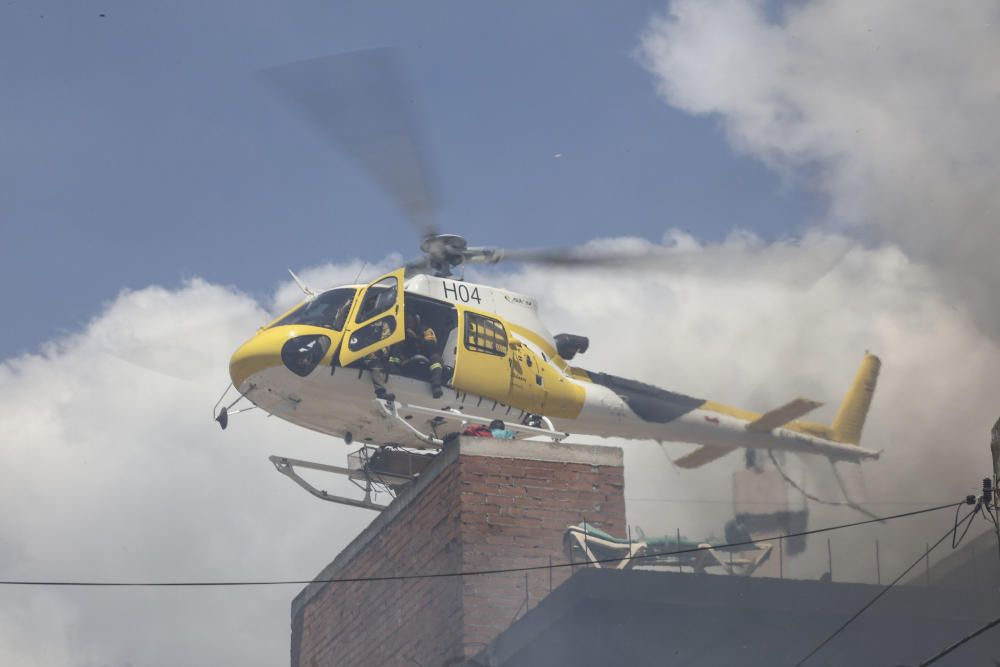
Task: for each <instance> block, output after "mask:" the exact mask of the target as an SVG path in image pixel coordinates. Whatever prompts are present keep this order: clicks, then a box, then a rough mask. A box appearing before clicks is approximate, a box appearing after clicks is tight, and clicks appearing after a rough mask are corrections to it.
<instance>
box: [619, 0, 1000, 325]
mask: <svg viewBox="0 0 1000 667" xmlns="http://www.w3.org/2000/svg"><path fill="white" fill-rule="evenodd" d="M768 7H769V5H768V4H767V3H764V2H758V1H750V2H748V1H744V0H704V1H702V0H699V1H697V2H695V1H691V0H677V1H675V2H673V3H671V5H670V9H669V11H668V12H667V13H666V14H665V15H663V16H660V17H657V18H655V19H653V20H652V21H651V22H650V23H649V25H648V26H647V28H646V30H645V32H644V33H643V36H642V40H641V45H640V49H639V55H640V57H641V59H642V61H643V62H644V63H645V65H646V66H647V67H648V68H649V69H650V70H651V71H652V72H653V73H654V74H655V75H656V76H657V80H658V84H659V89H660V91H661V93H662V94H663V96H664V98H665V99H666V101H667V102H669V103H670V104H671V105H673V106H676V107H678V108H680V109H683V110H686V111H689V112H691V113H694V114H711V115H714V116H716V117H717V118H719V119H720V120H721V122H722V125H723V127H724V128H725V131H726V134H727V136H728V137H729V139H730V140H731V142H732V143H733V145H734V146H735V147H736V148H737V149H738V150H741V151H743V152H746V153H748V154H750V155H753V156H755V157H757V158H759V159H761V160H763V161H764V162H766V163H767V164H769V165H771V166H772V167H774V168H776V169H778V170H780V171H782V172H784V173H786V174H789V175H790V176H792V177H793V178H796V179H800V180H802V181H805V182H807V183H808V184H810V185H812V186H814V187H816V188H818V189H819V190H820V191H821V192H823V193H824V194H825V195H826V196H827V197H828V200H829V222H831V223H833V224H835V225H837V226H839V227H845V226H846V227H854V228H864V229H861V230H859V231H860V232H861V233H862V234H865V235H866V236H868V237H869V238H872V239H875V240H887V241H890V242H893V243H896V244H898V245H899V246H900V247H901V248H903V250H904V251H905V252H907V254H908V255H910V256H911V257H914V258H917V259H926V260H929V261H930V262H932V264H933V265H934V266H935V267H936V268H938V269H939V280H940V281H941V283H942V284H943V285H944V286H946V287H947V289H948V291H949V296H950V298H952V299H954V300H955V301H956V302H959V303H961V304H962V305H965V306H970V307H971V308H972V309H973V313H974V316H975V317H976V319H977V321H978V322H979V323H980V325H981V326H984V327H985V328H986V329H987V330H988V331H989V333H990V334H992V335H997V334H998V333H1000V318H998V317H997V314H996V312H997V311H996V308H995V307H994V304H993V301H994V300H993V298H992V295H993V294H994V293H995V292H996V291H997V289H998V288H1000V269H997V267H998V266H1000V264H998V263H997V262H996V261H995V259H994V258H995V254H996V251H997V248H998V247H1000V225H998V224H997V221H998V220H1000V194H998V191H997V188H996V183H997V182H1000V159H998V157H997V156H998V155H1000V133H998V132H997V131H996V122H997V119H998V118H1000V76H998V74H997V68H996V63H997V62H1000V30H997V26H998V22H1000V7H998V5H997V4H996V3H995V2H992V1H991V0H968V1H964V2H960V3H940V2H934V1H933V0H918V1H907V0H897V1H894V2H851V1H850V0H814V1H811V2H804V3H786V4H783V5H781V7H782V9H781V11H780V16H779V17H778V18H776V19H772V18H771V17H770V16H769V14H768V11H767V10H768Z"/></svg>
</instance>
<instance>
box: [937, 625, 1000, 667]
mask: <svg viewBox="0 0 1000 667" xmlns="http://www.w3.org/2000/svg"><path fill="white" fill-rule="evenodd" d="M997 625H1000V618H995V619H993V620H992V621H990V622H989V623H987V624H986V625H984V626H983V627H981V628H979V629H978V630H976V631H975V632H973V633H972V634H971V635H966V636H965V637H962V638H961V639H959V640H958V641H957V642H955V643H954V644H952V645H951V646H949V647H948V648H946V649H945V650H943V651H941V652H940V653H937V654H935V655H934V657H932V658H930V659H928V660H924V661H923V662H922V663H920V664H919V665H917V667H927V665H933V664H934V663H935V662H937V661H938V660H940V659H941V658H943V657H945V656H946V655H948V654H949V653H951V652H952V651H954V650H955V649H957V648H958V647H959V646H961V645H962V644H964V643H966V642H969V641H972V640H973V639H975V638H976V637H978V636H979V635H981V634H983V633H984V632H986V631H987V630H989V629H990V628H992V627H995V626H997Z"/></svg>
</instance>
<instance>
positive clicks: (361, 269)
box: [354, 262, 368, 283]
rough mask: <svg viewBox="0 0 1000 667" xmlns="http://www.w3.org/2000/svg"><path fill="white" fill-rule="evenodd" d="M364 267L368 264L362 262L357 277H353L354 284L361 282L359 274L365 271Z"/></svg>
mask: <svg viewBox="0 0 1000 667" xmlns="http://www.w3.org/2000/svg"><path fill="white" fill-rule="evenodd" d="M366 266H368V262H364V263H363V264H362V265H361V268H360V269H358V275H356V276H354V282H355V283H357V282H358V281H359V280H361V272H362V271H364V270H365V267H366Z"/></svg>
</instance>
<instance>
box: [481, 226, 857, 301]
mask: <svg viewBox="0 0 1000 667" xmlns="http://www.w3.org/2000/svg"><path fill="white" fill-rule="evenodd" d="M851 247H852V246H851V244H850V243H848V242H847V241H846V240H843V239H836V238H831V239H828V240H827V242H826V243H825V244H823V245H822V246H816V247H814V251H813V252H811V253H802V252H800V251H799V250H798V246H797V245H796V244H794V243H784V244H771V245H762V246H760V247H757V248H754V247H747V246H740V245H733V246H726V245H721V246H719V245H717V246H704V247H697V248H691V249H689V248H684V247H664V246H652V247H650V246H646V247H642V246H632V247H629V246H625V247H617V248H615V247H612V248H595V247H588V246H583V247H579V248H556V249H515V250H507V249H504V248H489V247H480V248H468V249H466V250H465V252H464V258H463V259H464V262H465V263H467V264H496V263H497V262H500V261H503V262H518V263H522V264H530V265H536V266H542V267H546V268H554V269H568V270H575V269H621V270H630V271H635V270H638V271H659V272H667V273H674V274H683V275H695V274H702V275H711V276H714V277H723V276H733V277H738V276H747V277H748V278H750V279H757V280H764V281H768V282H778V283H786V284H794V285H796V286H797V287H799V288H804V289H808V288H810V287H811V286H812V285H814V284H816V283H817V282H819V281H820V280H822V279H823V277H825V276H826V275H827V274H829V273H831V272H832V271H834V270H835V269H836V267H837V266H838V265H839V264H840V263H841V261H843V259H844V257H845V256H846V255H847V253H848V252H849V251H850V249H851Z"/></svg>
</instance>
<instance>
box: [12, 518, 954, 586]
mask: <svg viewBox="0 0 1000 667" xmlns="http://www.w3.org/2000/svg"><path fill="white" fill-rule="evenodd" d="M954 506H955V503H948V504H947V505H938V506H937V507H928V508H925V509H921V510H914V511H911V512H903V513H900V514H893V515H890V516H884V517H876V518H874V519H865V520H862V521H854V522H851V523H843V524H838V525H836V526H828V527H826V528H814V529H813V530H805V531H801V532H798V533H787V534H785V535H775V536H773V537H767V538H761V539H757V540H745V541H742V542H729V543H727V544H718V545H707V546H700V547H692V548H690V549H679V550H676V551H659V552H654V553H644V554H637V555H634V556H622V557H611V558H598V559H594V560H585V561H581V562H577V563H550V564H545V565H528V566H523V567H511V568H496V569H490V570H467V571H459V572H438V573H430V574H397V575H385V576H374V577H345V578H329V579H273V580H247V581H41V580H38V581H33V580H0V586H60V587H69V586H78V587H106V588H140V587H145V588H169V587H176V588H180V587H190V588H199V587H236V586H285V585H299V586H301V585H307V584H350V583H361V582H375V581H407V580H411V579H444V578H449V577H477V576H485V575H491V574H506V573H512V572H533V571H537V570H552V569H558V568H565V567H578V566H581V565H594V564H602V563H620V562H622V561H626V560H641V559H644V558H657V557H660V556H676V555H681V554H689V553H697V552H700V551H708V550H710V549H727V548H732V547H742V546H748V545H751V544H758V543H760V542H770V541H773V540H786V539H791V538H794V537H805V536H807V535H816V534H818V533H827V532H831V531H834V530H842V529H844V528H853V527H855V526H864V525H867V524H871V523H881V522H884V521H891V520H894V519H903V518H906V517H910V516H917V515H920V514H928V513H930V512H937V511H940V510H943V509H950V508H952V507H954ZM946 537H947V536H946Z"/></svg>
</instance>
